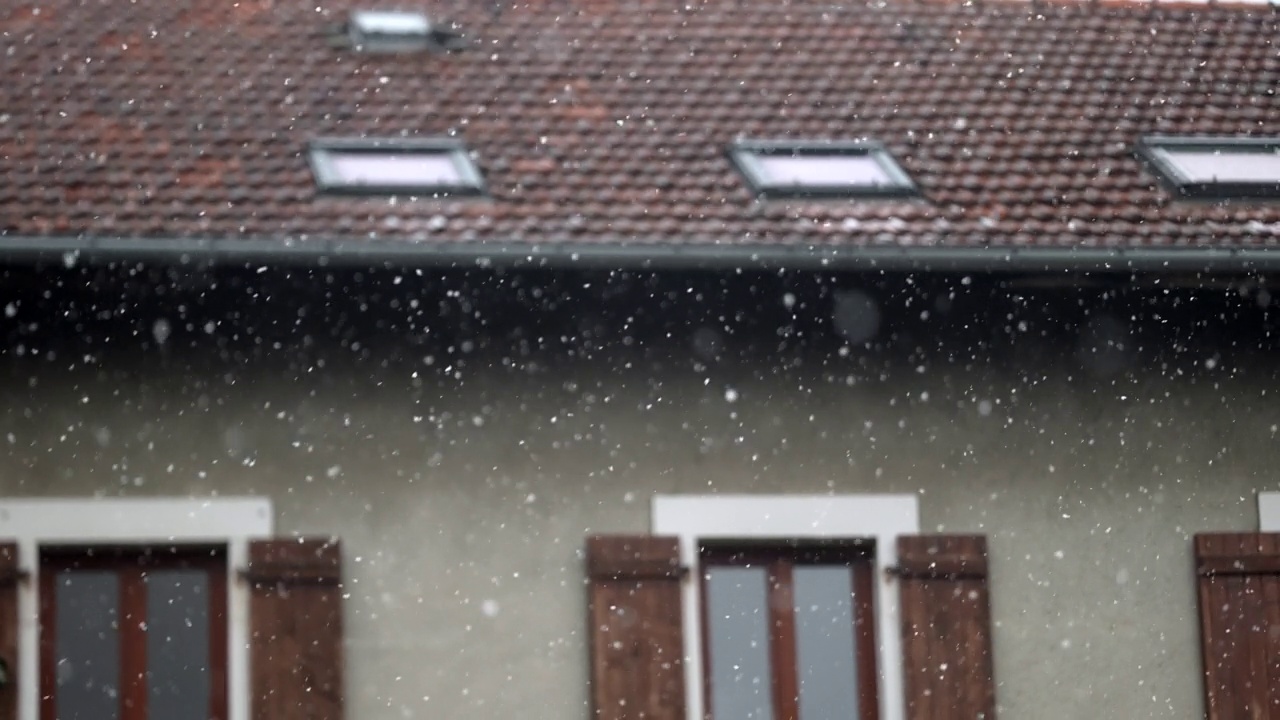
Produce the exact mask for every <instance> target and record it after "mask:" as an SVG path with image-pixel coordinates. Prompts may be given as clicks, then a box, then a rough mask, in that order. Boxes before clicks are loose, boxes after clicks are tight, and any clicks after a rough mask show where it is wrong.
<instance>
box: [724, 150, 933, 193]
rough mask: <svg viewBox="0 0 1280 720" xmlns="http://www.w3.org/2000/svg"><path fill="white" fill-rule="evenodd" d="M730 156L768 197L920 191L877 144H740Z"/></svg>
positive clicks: (731, 151) (745, 175) (752, 185)
mask: <svg viewBox="0 0 1280 720" xmlns="http://www.w3.org/2000/svg"><path fill="white" fill-rule="evenodd" d="M729 156H730V158H731V159H732V160H733V163H734V165H735V166H737V168H738V170H739V172H741V173H742V174H743V176H744V177H745V178H746V179H747V182H748V183H749V184H750V185H751V187H752V189H753V190H755V191H756V192H757V193H759V194H760V195H762V196H764V197H770V198H788V197H789V198H795V197H826V198H860V197H861V198H877V197H912V196H916V195H919V194H920V191H919V189H918V188H917V187H916V185H915V183H914V182H912V181H911V177H910V176H908V175H907V174H906V172H904V171H903V169H902V167H901V166H899V165H898V163H897V162H896V161H894V159H893V156H891V155H890V154H889V151H888V150H886V149H885V148H884V146H883V145H881V144H879V143H875V142H844V143H832V142H826V143H794V142H766V141H750V142H740V143H738V144H736V145H734V146H733V147H732V148H730V151H729Z"/></svg>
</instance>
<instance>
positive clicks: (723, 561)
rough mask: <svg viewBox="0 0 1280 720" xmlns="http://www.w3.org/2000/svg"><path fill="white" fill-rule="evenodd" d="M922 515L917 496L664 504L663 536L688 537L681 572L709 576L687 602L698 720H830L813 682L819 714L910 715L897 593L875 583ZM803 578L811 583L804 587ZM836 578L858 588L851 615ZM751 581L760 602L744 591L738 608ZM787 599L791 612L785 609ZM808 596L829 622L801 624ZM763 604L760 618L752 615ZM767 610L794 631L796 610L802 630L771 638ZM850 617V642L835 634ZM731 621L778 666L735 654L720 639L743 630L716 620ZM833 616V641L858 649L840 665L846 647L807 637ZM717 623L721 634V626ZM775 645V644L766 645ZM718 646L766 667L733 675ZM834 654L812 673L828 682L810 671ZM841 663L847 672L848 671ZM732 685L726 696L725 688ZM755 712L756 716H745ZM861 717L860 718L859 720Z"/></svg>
mask: <svg viewBox="0 0 1280 720" xmlns="http://www.w3.org/2000/svg"><path fill="white" fill-rule="evenodd" d="M918 512H919V511H918V509H917V500H916V497H915V496H914V495H844V496H806V495H750V496H733V495H673V496H658V497H655V498H654V501H653V532H654V534H655V535H673V536H676V537H678V538H679V545H680V548H679V551H680V556H681V563H682V564H683V565H685V566H686V567H691V568H698V569H699V573H698V577H699V582H693V583H688V584H687V585H686V586H685V588H684V593H683V596H682V600H681V601H682V604H683V612H684V627H685V628H687V631H686V632H685V633H684V635H683V637H684V656H685V657H686V658H687V659H688V662H687V664H686V665H685V668H684V672H685V688H686V692H687V694H688V709H689V712H688V717H691V718H701V717H707V713H708V711H709V712H710V714H711V717H713V718H716V719H717V720H728V719H729V718H733V720H737V717H736V716H738V715H741V717H742V718H748V717H750V718H751V720H784V719H787V718H792V719H794V718H797V717H799V718H800V720H806V718H808V717H821V715H820V714H815V715H810V714H805V713H806V710H805V702H806V701H805V697H806V695H805V685H806V684H807V685H808V689H809V690H812V691H814V692H815V693H817V694H816V695H810V696H809V697H811V700H810V703H811V704H810V707H811V708H814V707H821V706H822V705H823V704H827V705H830V704H832V703H841V704H842V706H843V707H844V714H843V716H844V717H855V718H875V717H878V718H882V719H883V720H899V719H900V718H902V717H904V712H905V710H904V707H903V673H902V645H901V628H900V627H899V624H900V613H899V597H898V592H897V591H898V588H897V587H896V586H895V585H893V584H891V583H884V582H871V580H872V579H873V578H875V577H879V576H882V575H883V573H884V571H885V570H886V569H887V568H889V567H892V566H895V565H896V564H897V562H898V559H897V555H896V550H895V542H896V541H897V539H898V538H899V537H901V536H906V535H911V534H913V533H916V532H918V531H919V520H918ZM797 571H799V577H800V578H801V579H800V583H801V584H800V585H797V584H796V577H797V574H796V573H797ZM708 575H709V576H710V579H708V577H707V576H708ZM788 575H789V578H788ZM837 576H838V577H839V578H845V579H847V583H848V587H849V588H850V590H851V594H850V596H849V598H848V601H847V602H848V604H847V605H841V604H840V603H841V602H845V601H844V599H843V598H836V595H839V594H840V592H839V591H834V587H835V584H836V582H837ZM748 583H749V584H750V586H751V588H753V589H752V591H751V592H753V593H756V594H755V596H754V598H752V597H751V596H750V595H747V594H745V592H744V594H742V595H739V596H737V597H736V598H735V597H734V595H735V592H734V591H733V587H734V584H742V585H743V586H744V588H745V586H746V585H747V584H748ZM762 588H763V589H762ZM788 590H789V591H790V593H791V595H792V597H791V601H790V602H786V601H784V600H785V593H786V591H788ZM760 592H764V593H765V596H766V599H767V600H769V601H770V604H768V605H761V604H760V603H761V600H760V595H759V593H760ZM704 593H706V594H707V598H706V599H705V600H704V599H703V594H704ZM797 594H799V595H800V597H801V599H802V600H806V599H810V598H809V596H810V595H813V596H815V597H813V598H812V599H811V600H810V602H809V603H808V605H810V606H812V605H817V606H819V608H822V609H823V612H821V613H818V614H817V615H815V616H807V615H804V614H803V613H801V614H797V613H796V612H795V604H796V603H795V599H796V597H797ZM722 602H723V603H725V604H724V606H723V607H721V605H722ZM735 603H736V604H735ZM753 605H754V607H755V611H751V610H750V608H751V607H752V606H753ZM764 607H769V608H770V609H771V610H770V612H773V613H774V614H775V615H776V617H775V618H774V620H781V621H783V622H784V623H785V622H788V619H787V615H786V609H787V608H788V607H790V608H791V611H792V614H791V616H790V621H789V622H790V623H791V624H792V625H793V626H794V627H793V628H792V629H790V630H786V629H785V628H784V629H783V630H779V631H778V632H776V633H775V632H772V631H771V632H767V633H765V632H764V631H762V630H760V627H762V625H761V624H760V623H761V620H762V618H763V615H760V614H754V615H753V614H752V612H759V613H764V612H765V611H764V610H763V609H762V608H764ZM846 611H847V612H849V613H850V615H849V617H850V623H849V625H848V626H847V627H848V628H849V630H848V634H845V635H837V632H836V628H835V626H836V625H837V624H839V625H841V627H842V628H843V627H845V626H844V625H843V621H842V620H839V619H838V618H839V617H840V615H839V613H842V612H846ZM815 612H816V611H815ZM721 614H726V615H729V616H730V620H729V621H728V622H730V623H733V622H736V623H739V624H741V625H743V629H746V628H748V627H751V626H750V623H757V624H756V625H755V626H754V627H755V628H756V630H755V632H756V636H755V642H756V643H757V644H759V643H761V642H767V643H770V644H769V647H770V648H771V650H770V652H769V655H768V657H767V661H768V664H767V665H762V664H761V663H763V662H764V661H765V660H766V658H765V656H764V655H761V654H760V649H759V647H757V648H742V647H740V646H735V645H734V644H733V640H729V643H730V644H729V645H727V646H726V645H724V644H723V643H724V640H723V639H717V638H726V637H730V636H731V635H732V634H733V633H736V632H738V630H737V629H733V628H732V627H731V626H728V625H724V624H723V623H722V620H723V618H718V617H717V616H719V615H721ZM824 615H825V622H827V623H828V624H829V625H830V626H831V627H830V628H828V629H829V630H830V635H831V636H832V637H833V638H834V637H850V638H852V640H851V643H852V645H853V647H852V649H850V648H849V647H848V646H845V650H844V652H847V653H852V659H850V655H848V654H846V655H844V656H843V660H841V659H840V657H838V656H836V655H834V653H836V652H841V651H840V650H838V649H837V647H836V641H834V640H832V641H831V645H830V646H827V645H824V644H817V643H815V642H814V638H813V637H811V635H812V634H810V633H803V634H802V630H803V629H804V628H807V626H808V623H810V622H812V621H814V620H819V621H821V620H820V618H821V617H822V616H824ZM713 619H714V620H715V621H716V623H717V624H719V625H720V627H719V629H720V630H721V631H722V632H717V628H715V627H713V626H712V624H711V621H712V620H713ZM802 623H803V625H802ZM763 627H766V628H767V627H769V623H768V622H764V623H763ZM730 630H733V633H730V632H729V631H730ZM840 632H844V631H843V630H840ZM762 633H763V634H762ZM766 636H767V637H768V640H767V641H764V640H762V638H764V637H766ZM775 636H776V637H775ZM718 645H719V646H720V650H719V652H720V653H721V655H720V658H721V659H723V658H724V657H725V653H728V654H729V655H736V654H741V653H742V652H743V650H750V651H751V652H752V653H754V654H753V655H751V657H752V658H753V659H754V662H755V663H756V667H755V669H754V670H753V671H752V672H751V673H750V674H748V673H742V671H738V672H737V673H735V672H734V671H733V670H732V666H731V665H730V667H729V669H728V670H726V669H725V665H724V663H722V662H720V660H717V659H716V653H717V646H718ZM704 652H705V655H706V657H704ZM784 652H789V653H790V654H789V655H786V654H783V653H784ZM824 652H826V653H832V654H831V655H830V656H828V657H827V658H825V660H823V661H820V662H819V665H820V666H821V667H820V668H817V669H814V670H813V671H812V673H817V674H812V673H810V670H809V668H810V667H814V661H812V660H810V658H813V657H820V656H821V654H822V653H824ZM744 659H745V658H744ZM841 661H843V662H844V663H845V665H844V666H843V668H841V666H840V665H839V662H841ZM823 663H825V665H824V664H823ZM849 663H852V665H853V669H852V670H850V668H849ZM823 671H828V672H831V673H833V675H834V674H837V673H838V674H839V675H840V677H842V678H844V680H845V683H846V684H845V685H844V686H843V689H841V690H839V692H843V693H844V694H843V695H837V694H835V693H837V689H836V685H835V684H833V683H832V682H831V680H830V678H827V677H825V676H823V675H822V674H821V673H822V672H823ZM739 673H742V674H741V675H739ZM788 673H789V675H788ZM718 678H719V680H718ZM748 678H750V679H748ZM778 678H781V679H782V681H783V682H791V681H790V680H789V679H787V678H795V683H796V684H795V685H793V686H792V687H795V688H796V689H797V691H798V693H791V692H789V691H788V689H787V688H786V687H781V688H778V687H777V686H776V685H775V683H776V682H777V679H778ZM806 678H807V679H808V682H807V683H806V682H805V679H806ZM850 678H856V681H854V680H852V679H850ZM726 679H727V680H728V682H729V687H727V688H726V687H722V684H723V683H724V682H725V681H726ZM756 681H758V682H756ZM753 682H755V684H751V683H753ZM744 688H748V689H744ZM749 688H754V690H749ZM851 690H852V691H851ZM824 692H825V693H827V694H825V695H824V694H823V693H824ZM797 696H798V697H799V700H798V704H799V706H800V712H801V713H802V714H801V715H799V716H797V715H794V714H788V712H789V711H790V710H794V705H791V706H788V705H786V704H785V703H786V701H787V698H789V697H790V698H794V697H797ZM780 703H782V704H780ZM814 703H816V704H817V705H816V706H815V705H814ZM717 706H719V707H720V708H721V710H717ZM749 706H750V707H752V708H753V709H751V710H750V711H748V710H744V708H748V707H749ZM725 707H728V708H731V709H730V710H729V711H728V713H725V712H722V710H723V709H724V708H725ZM854 708H857V710H858V713H859V714H858V715H854V714H853V712H851V711H852V710H853V709H854ZM744 713H745V714H744ZM752 713H754V714H752Z"/></svg>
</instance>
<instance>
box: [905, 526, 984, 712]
mask: <svg viewBox="0 0 1280 720" xmlns="http://www.w3.org/2000/svg"><path fill="white" fill-rule="evenodd" d="M898 582H899V583H900V588H899V592H900V599H901V606H902V607H901V612H902V651H903V662H904V666H905V670H906V673H905V674H906V694H907V698H906V699H907V718H908V720H934V719H935V718H975V719H976V718H981V719H983V720H994V718H995V716H996V703H995V677H994V671H993V664H992V657H991V605H990V600H989V597H988V591H987V541H986V538H985V537H982V536H979V535H934V536H902V537H899V538H898Z"/></svg>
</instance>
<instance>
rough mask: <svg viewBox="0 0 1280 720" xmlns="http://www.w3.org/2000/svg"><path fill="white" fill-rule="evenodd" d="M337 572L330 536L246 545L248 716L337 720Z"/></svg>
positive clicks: (278, 719)
mask: <svg viewBox="0 0 1280 720" xmlns="http://www.w3.org/2000/svg"><path fill="white" fill-rule="evenodd" d="M341 571H342V554H341V550H340V546H339V544H338V542H337V541H336V540H330V539H325V540H318V539H306V540H298V539H287V540H286V539H280V540H255V541H253V542H250V543H249V569H248V580H249V583H250V586H251V588H252V595H251V599H250V604H249V622H250V626H251V632H250V641H249V644H250V653H249V663H250V670H249V672H250V673H251V675H252V686H253V713H252V716H253V719H254V720H342V705H343V701H342V654H343V653H342V576H341Z"/></svg>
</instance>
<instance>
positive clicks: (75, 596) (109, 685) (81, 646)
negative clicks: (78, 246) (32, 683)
mask: <svg viewBox="0 0 1280 720" xmlns="http://www.w3.org/2000/svg"><path fill="white" fill-rule="evenodd" d="M54 607H55V613H54V624H55V632H56V633H57V637H56V639H55V641H54V656H55V659H54V667H55V677H56V681H57V691H56V693H57V694H56V697H55V703H56V705H57V708H58V720H115V718H118V717H119V716H120V664H119V662H120V660H119V659H120V625H119V612H120V583H119V580H118V579H117V577H116V575H115V574H114V573H110V572H91V571H80V570H64V571H61V572H59V573H58V574H57V577H56V579H55V581H54Z"/></svg>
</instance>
